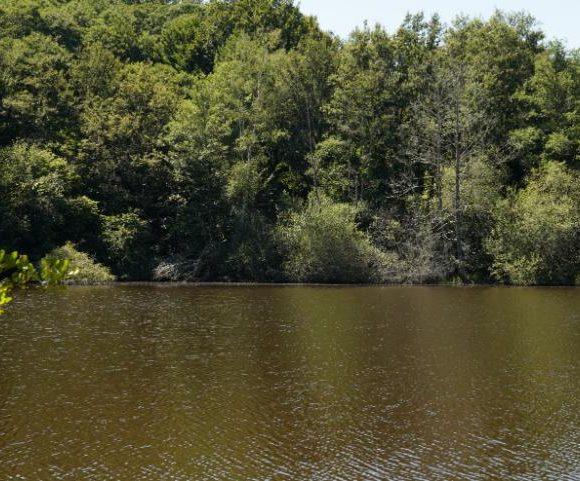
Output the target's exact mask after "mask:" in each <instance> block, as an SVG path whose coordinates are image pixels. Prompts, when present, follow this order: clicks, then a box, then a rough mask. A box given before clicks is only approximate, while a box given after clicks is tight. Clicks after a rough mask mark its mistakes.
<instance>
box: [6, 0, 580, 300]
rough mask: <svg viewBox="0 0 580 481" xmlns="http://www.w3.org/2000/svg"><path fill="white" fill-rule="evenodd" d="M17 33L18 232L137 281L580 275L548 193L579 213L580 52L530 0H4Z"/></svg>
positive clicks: (12, 32)
mask: <svg viewBox="0 0 580 481" xmlns="http://www.w3.org/2000/svg"><path fill="white" fill-rule="evenodd" d="M0 32H2V34H1V35H0V248H8V247H10V248H18V249H20V250H22V251H24V252H27V253H29V255H30V256H31V258H32V259H35V260H36V259H41V258H42V257H43V256H45V255H46V254H47V253H48V252H51V251H53V250H54V249H55V248H57V247H59V246H63V245H64V246H65V247H61V248H60V249H64V250H67V249H69V250H68V251H67V252H68V253H65V254H63V255H70V256H74V257H75V258H78V259H79V260H78V262H79V263H80V264H82V265H85V266H90V265H91V262H92V261H91V260H90V259H89V258H83V259H81V258H80V257H78V256H81V257H82V255H85V254H81V251H82V252H86V253H88V254H90V255H91V256H92V257H93V258H94V259H96V261H95V262H97V261H98V262H100V263H103V264H104V265H107V266H110V268H111V271H112V272H113V273H114V274H115V275H117V276H118V277H119V278H120V279H123V280H136V279H150V278H151V277H152V275H153V274H152V272H153V271H154V270H155V272H157V274H155V275H157V276H158V277H159V278H168V279H173V280H179V279H188V280H195V279H203V280H239V281H244V280H252V281H256V280H260V281H271V280H281V279H283V278H285V277H286V278H291V279H294V280H318V281H321V280H328V281H340V282H355V281H356V282H362V281H368V280H377V279H379V278H381V279H388V280H390V281H400V282H435V281H438V282H445V281H448V280H449V279H458V280H460V281H461V282H487V281H489V280H492V279H493V280H501V281H502V282H510V283H552V282H554V283H573V282H574V280H575V279H574V277H575V274H574V272H576V271H577V253H576V251H575V250H574V249H573V248H572V247H570V246H574V245H575V244H574V242H572V243H571V242H570V241H569V240H566V239H569V236H573V235H576V234H572V232H573V231H574V228H573V227H571V226H570V225H567V226H565V225H564V224H565V221H564V217H565V216H564V214H558V213H557V212H556V211H557V209H556V208H555V207H554V209H552V208H550V209H548V208H547V207H546V206H548V205H557V206H559V207H560V208H562V209H564V211H565V213H567V214H569V216H568V217H567V219H568V220H569V221H570V219H573V215H572V211H573V209H572V207H571V205H570V203H569V201H568V200H567V198H565V199H564V200H563V199H562V198H560V197H559V195H560V194H559V193H557V192H559V190H561V189H559V188H556V187H549V188H548V187H547V186H553V185H560V184H563V185H566V186H567V187H566V189H568V190H574V188H576V187H575V186H577V183H578V179H577V174H576V171H577V169H578V165H579V164H578V162H579V158H580V154H579V152H580V122H579V119H580V115H579V109H578V94H579V92H580V75H579V73H580V56H579V53H578V51H569V50H567V49H566V48H565V47H564V46H563V45H562V44H561V43H559V42H548V41H545V40H544V39H543V34H542V32H541V31H539V30H538V29H537V27H536V24H535V20H534V19H533V18H531V17H530V16H528V15H526V14H521V13H516V14H504V13H502V12H496V13H495V14H494V15H492V16H491V18H489V19H487V20H483V19H469V18H465V17H460V18H458V19H456V20H455V21H454V22H453V23H452V25H451V26H450V27H444V26H443V25H442V24H441V22H440V20H439V18H438V17H437V16H433V17H432V18H425V17H424V16H423V15H422V14H417V15H408V16H407V17H406V18H405V20H404V22H403V24H402V25H401V26H400V27H399V28H398V29H397V30H396V31H394V32H392V33H391V32H387V31H386V30H385V29H384V28H382V27H380V26H376V27H372V28H371V27H369V26H368V25H364V26H363V27H361V28H359V29H357V30H356V31H355V32H353V34H352V35H351V36H350V38H349V39H348V40H345V41H342V40H340V39H338V38H336V37H335V36H333V35H332V34H327V33H324V32H322V31H321V30H320V29H319V28H318V26H317V24H316V21H315V19H313V18H310V17H307V16H305V15H303V14H302V13H301V11H300V9H299V4H298V2H295V1H292V0H235V1H230V0H227V1H226V0H208V1H202V0H187V1H164V0H2V1H0ZM554 162H556V164H554ZM558 162H561V163H562V164H559V163H558ZM553 165H559V166H560V167H558V168H557V169H560V170H562V169H563V170H562V172H563V173H562V172H561V173H559V174H558V173H557V172H556V170H557V169H556V168H555V167H549V166H553ZM547 166H548V167H547ZM546 169H548V170H546ZM550 169H551V170H550ZM554 169H556V170H554ZM558 172H559V171H558ZM542 179H543V180H542ZM565 179H570V180H565ZM568 190H567V191H568ZM530 199H533V200H530ZM555 199H556V200H555ZM574 199H576V198H574ZM574 201H576V200H574ZM534 203H535V204H537V205H538V206H541V208H540V209H538V211H537V212H533V211H532V210H531V207H529V206H528V204H530V205H531V204H534ZM361 205H364V206H365V207H364V208H360V207H359V206H361ZM526 206H528V207H526ZM566 206H567V207H566ZM527 209H530V212H529V215H528V211H527ZM526 216H528V217H529V218H530V219H532V218H533V219H535V222H536V224H535V225H536V227H534V228H532V227H530V226H524V220H525V219H526ZM551 223H553V224H551ZM510 226H511V227H514V226H519V227H517V228H515V227H514V228H512V229H511V230H510V229H509V227H510ZM534 229H536V230H534ZM574 232H575V231H574ZM280 239H283V241H281V240H280ZM371 239H372V240H371ZM67 241H71V242H72V243H73V244H72V245H74V246H78V249H80V251H78V252H77V251H76V250H75V251H73V250H72V249H73V247H72V245H69V244H65V243H66V242H67ZM330 246H333V247H332V248H331V247H330ZM565 246H568V247H565ZM74 249H76V248H74ZM342 249H344V252H339V251H341V250H342ZM379 250H380V251H381V252H383V253H388V255H387V254H381V253H380V252H379ZM59 252H60V251H59ZM88 254H86V255H88ZM325 259H326V260H328V262H326V261H325ZM301 264H303V265H301ZM552 264H553V265H552ZM550 265H552V267H549V266H550ZM155 266H157V269H154V267H155ZM87 269H88V267H87ZM91 269H93V267H91ZM94 269H96V270H97V271H98V268H97V267H94ZM41 270H42V269H41ZM49 270H50V269H49ZM47 272H48V271H47ZM163 273H165V274H167V275H165V274H163ZM492 273H493V278H492V277H490V276H491V275H492ZM83 275H85V276H89V274H83ZM92 275H93V274H91V276H92ZM99 275H100V274H99ZM99 275H97V274H94V276H95V277H97V278H98V277H99ZM103 276H104V277H106V276H105V274H103ZM2 295H3V299H4V300H5V299H6V298H7V296H8V294H7V293H6V292H3V294H2Z"/></svg>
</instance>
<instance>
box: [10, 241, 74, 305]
mask: <svg viewBox="0 0 580 481" xmlns="http://www.w3.org/2000/svg"><path fill="white" fill-rule="evenodd" d="M69 265H70V262H69V260H68V259H43V260H42V261H41V262H40V271H39V270H37V269H36V268H35V267H34V265H33V264H32V263H31V262H30V261H29V260H28V256H25V255H20V254H18V252H10V253H8V252H6V251H5V250H0V315H1V314H3V312H4V311H3V309H2V306H6V305H7V304H8V303H10V302H11V301H12V297H10V295H11V292H12V291H13V290H14V289H15V288H24V287H26V286H27V285H29V284H31V283H33V282H40V283H42V284H44V285H51V284H57V283H59V282H61V281H62V280H63V279H64V278H65V277H66V275H67V273H68V270H69Z"/></svg>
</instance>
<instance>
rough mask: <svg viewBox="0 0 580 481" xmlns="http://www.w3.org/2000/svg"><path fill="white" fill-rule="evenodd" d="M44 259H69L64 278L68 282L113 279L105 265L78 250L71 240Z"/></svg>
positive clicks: (84, 282) (99, 281)
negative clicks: (67, 269)
mask: <svg viewBox="0 0 580 481" xmlns="http://www.w3.org/2000/svg"><path fill="white" fill-rule="evenodd" d="M45 259H46V260H69V261H70V265H69V271H68V273H67V274H66V276H65V278H64V281H65V282H66V283H69V284H85V285H88V284H104V283H108V282H113V281H114V280H115V276H114V275H113V274H111V272H110V270H109V269H108V268H107V267H105V266H103V265H101V264H98V263H97V262H95V261H94V260H93V259H92V258H91V257H90V256H89V255H88V254H85V253H84V252H80V251H78V250H77V249H76V248H75V246H74V245H73V244H72V243H71V242H67V243H66V244H65V245H63V246H62V247H58V248H56V249H54V250H53V251H52V252H50V253H49V254H47V255H46V257H45Z"/></svg>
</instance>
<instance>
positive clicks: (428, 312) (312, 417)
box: [0, 286, 580, 481]
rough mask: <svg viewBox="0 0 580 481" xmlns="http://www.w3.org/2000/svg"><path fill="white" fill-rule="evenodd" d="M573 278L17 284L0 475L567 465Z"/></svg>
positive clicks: (176, 475) (574, 421) (575, 445)
mask: <svg viewBox="0 0 580 481" xmlns="http://www.w3.org/2000/svg"><path fill="white" fill-rule="evenodd" d="M579 292H580V291H578V290H575V289H492V288H477V289H452V288H379V287H377V288H369V287H365V288H362V287H361V288H325V287H271V288H268V287H251V288H248V287H232V288H226V287H168V286H164V287H159V286H157V287H156V286H145V287H144V286H141V287H136V286H117V287H99V288H72V289H68V290H66V291H59V292H57V293H55V294H54V295H53V296H47V295H46V294H45V293H41V292H29V293H26V295H24V296H23V297H21V298H20V299H19V300H18V301H17V303H16V305H15V306H13V308H12V311H11V312H10V315H9V316H6V317H4V318H2V319H0V380H1V383H0V478H1V479H4V478H7V479H18V480H37V479H59V480H60V479H62V480H84V479H89V480H90V479H95V480H102V479H111V480H123V481H124V480H131V481H133V480H165V479H171V480H191V479H194V480H213V479H215V480H249V479H251V480H278V479H280V480H283V479H292V480H309V481H310V480H315V481H316V480H320V481H322V480H325V481H328V480H332V481H334V480H359V479H360V480H374V479H376V480H384V479H389V480H409V479H413V480H414V479H419V480H421V479H424V480H452V479H458V480H459V479H461V480H483V479H486V480H487V479H498V480H536V479H558V480H578V479H580V470H579V466H580V435H579V434H578V433H579V432H580V429H579V427H580V417H579V414H578V413H579V412H580V409H579V407H580V405H579V404H580V403H579V401H578V394H579V393H580V386H579V381H578V379H579V377H578V374H579V366H580V358H579V354H578V353H579V352H580V351H579V349H578V348H579V341H580V330H579V327H580V296H579V295H578V293H579Z"/></svg>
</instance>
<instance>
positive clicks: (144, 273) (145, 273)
mask: <svg viewBox="0 0 580 481" xmlns="http://www.w3.org/2000/svg"><path fill="white" fill-rule="evenodd" d="M103 241H104V243H105V245H106V247H107V257H108V260H109V265H111V267H112V269H113V272H115V273H118V275H119V276H120V277H121V278H123V277H129V278H131V279H148V278H149V277H150V276H151V269H152V266H153V262H154V260H153V251H152V246H151V231H150V227H149V223H148V222H147V221H146V220H145V219H143V218H142V217H140V216H139V214H137V213H136V212H128V213H125V214H121V215H117V216H108V217H105V219H104V227H103Z"/></svg>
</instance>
